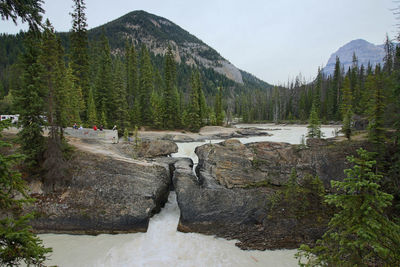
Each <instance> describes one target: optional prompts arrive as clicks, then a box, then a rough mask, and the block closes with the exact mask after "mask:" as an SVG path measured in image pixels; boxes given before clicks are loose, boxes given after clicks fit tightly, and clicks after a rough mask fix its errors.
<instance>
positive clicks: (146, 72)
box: [139, 46, 153, 125]
mask: <svg viewBox="0 0 400 267" xmlns="http://www.w3.org/2000/svg"><path fill="white" fill-rule="evenodd" d="M151 92H153V67H152V65H151V61H150V55H149V51H148V50H147V49H146V47H144V46H143V47H142V55H141V68H140V91H139V105H140V115H141V123H142V124H144V125H151V123H152V118H151V115H152V112H151V106H150V105H149V103H150V96H151Z"/></svg>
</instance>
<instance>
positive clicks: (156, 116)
mask: <svg viewBox="0 0 400 267" xmlns="http://www.w3.org/2000/svg"><path fill="white" fill-rule="evenodd" d="M150 104H151V111H152V118H153V127H154V128H156V129H161V128H163V125H164V123H163V119H164V118H165V117H164V113H163V110H164V109H163V107H164V106H163V99H162V98H161V97H160V95H159V94H158V93H157V92H155V91H153V93H151V97H150ZM175 123H176V122H174V124H175ZM167 128H171V127H167Z"/></svg>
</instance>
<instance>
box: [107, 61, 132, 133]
mask: <svg viewBox="0 0 400 267" xmlns="http://www.w3.org/2000/svg"><path fill="white" fill-rule="evenodd" d="M125 85H126V83H125V82H124V76H123V65H122V62H120V61H117V62H116V63H115V70H114V83H113V90H114V95H113V107H112V108H113V112H112V113H111V114H112V115H113V117H112V119H113V121H114V122H115V124H116V125H117V127H118V129H121V131H124V129H126V127H128V123H129V117H128V102H127V97H126V88H125ZM111 114H110V115H111Z"/></svg>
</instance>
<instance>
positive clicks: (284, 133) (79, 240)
mask: <svg viewBox="0 0 400 267" xmlns="http://www.w3.org/2000/svg"><path fill="white" fill-rule="evenodd" d="M248 126H255V127H259V128H264V129H274V128H275V129H277V128H279V129H281V130H274V131H271V132H270V133H272V134H273V136H259V137H250V138H239V140H240V141H241V142H242V143H250V142H261V141H279V142H288V143H292V144H299V143H300V141H301V135H305V134H306V132H307V128H306V127H305V126H275V125H269V124H266V125H239V126H238V127H248ZM334 129H335V128H334V127H323V128H322V131H323V132H324V134H325V137H331V136H333V135H334ZM221 141H222V140H211V142H212V143H218V142H221ZM207 142H210V141H207ZM207 142H192V143H179V144H178V149H179V150H178V153H176V154H174V156H175V157H176V156H181V157H191V158H192V159H193V160H194V161H195V162H196V163H197V156H196V155H195V154H194V148H195V147H197V146H199V145H203V144H205V143H207ZM179 214H180V211H179V208H178V205H177V202H176V195H175V193H174V192H171V194H170V196H169V200H168V203H167V204H166V206H165V207H164V208H163V209H162V210H161V212H160V213H159V214H157V215H155V216H154V217H153V218H151V220H150V224H149V228H148V231H147V232H146V233H137V234H118V235H105V234H103V235H98V236H88V235H60V234H43V235H39V236H40V238H41V239H42V240H43V242H44V244H45V246H48V247H52V248H53V253H52V255H51V257H50V260H49V261H47V262H46V264H47V265H58V266H61V267H63V266H146V267H147V266H157V267H158V266H196V267H197V266H205V267H213V266H246V267H250V266H273V267H275V266H297V260H296V259H295V258H294V254H295V253H296V250H275V251H268V250H267V251H243V250H240V249H239V248H238V247H236V246H235V242H236V241H234V240H230V241H228V240H225V239H221V238H215V237H213V236H206V235H201V234H195V233H180V232H177V231H176V229H177V225H178V221H179Z"/></svg>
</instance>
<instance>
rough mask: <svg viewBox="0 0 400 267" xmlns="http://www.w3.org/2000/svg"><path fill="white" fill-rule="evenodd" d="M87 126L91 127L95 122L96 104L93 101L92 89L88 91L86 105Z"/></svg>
mask: <svg viewBox="0 0 400 267" xmlns="http://www.w3.org/2000/svg"><path fill="white" fill-rule="evenodd" d="M87 107H88V108H87V112H86V114H87V115H86V117H87V126H89V127H92V126H93V125H96V124H97V112H96V105H95V103H94V96H93V89H90V91H89V97H88V105H87Z"/></svg>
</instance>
